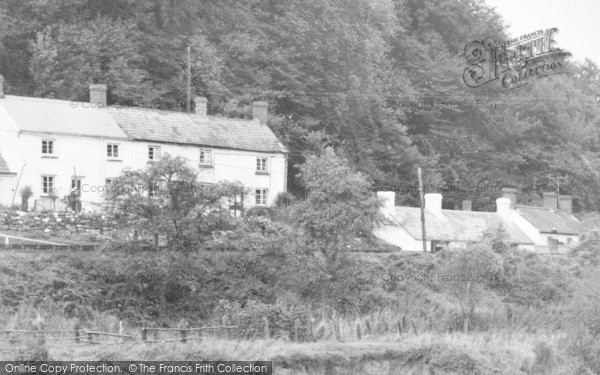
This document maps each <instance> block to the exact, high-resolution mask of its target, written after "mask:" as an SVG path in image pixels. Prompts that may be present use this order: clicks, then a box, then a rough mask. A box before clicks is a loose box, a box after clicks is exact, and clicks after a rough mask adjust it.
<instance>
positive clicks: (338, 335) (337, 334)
mask: <svg viewBox="0 0 600 375" xmlns="http://www.w3.org/2000/svg"><path fill="white" fill-rule="evenodd" d="M333 330H334V332H335V339H336V341H340V342H341V341H342V335H341V333H340V318H339V317H335V318H334V321H333Z"/></svg>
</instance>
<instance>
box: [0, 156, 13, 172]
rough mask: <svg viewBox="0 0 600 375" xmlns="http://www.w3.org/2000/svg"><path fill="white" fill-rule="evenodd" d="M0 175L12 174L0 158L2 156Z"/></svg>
mask: <svg viewBox="0 0 600 375" xmlns="http://www.w3.org/2000/svg"><path fill="white" fill-rule="evenodd" d="M0 174H13V172H11V171H10V168H9V167H8V164H6V161H5V160H4V158H2V154H0Z"/></svg>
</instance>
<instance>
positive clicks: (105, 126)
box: [0, 95, 288, 153]
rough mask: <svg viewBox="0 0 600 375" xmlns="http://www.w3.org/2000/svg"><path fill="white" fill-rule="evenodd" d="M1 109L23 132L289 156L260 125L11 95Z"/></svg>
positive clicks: (3, 100)
mask: <svg viewBox="0 0 600 375" xmlns="http://www.w3.org/2000/svg"><path fill="white" fill-rule="evenodd" d="M0 107H2V108H3V109H4V110H5V111H6V113H7V114H8V115H9V116H10V117H11V118H12V120H13V121H14V123H15V125H16V126H17V127H18V128H19V130H21V131H31V132H37V133H48V134H72V135H84V136H96V137H105V138H123V139H132V140H143V141H151V142H161V143H178V144H190V145H198V146H207V147H217V148H229V149H238V150H247V151H259V152H284V153H286V152H288V150H287V148H286V147H285V146H284V145H283V144H282V143H281V142H280V141H279V140H278V139H277V137H276V136H275V134H273V132H272V131H271V129H270V128H269V127H268V126H267V125H265V124H262V123H260V122H259V121H258V120H243V119H230V118H224V117H213V116H207V117H200V116H198V115H196V114H186V113H182V112H169V111H159V110H148V109H137V108H116V107H111V108H101V109H98V108H89V103H83V102H71V101H67V100H54V99H41V98H30V97H20V96H12V95H7V96H6V97H5V98H4V99H0Z"/></svg>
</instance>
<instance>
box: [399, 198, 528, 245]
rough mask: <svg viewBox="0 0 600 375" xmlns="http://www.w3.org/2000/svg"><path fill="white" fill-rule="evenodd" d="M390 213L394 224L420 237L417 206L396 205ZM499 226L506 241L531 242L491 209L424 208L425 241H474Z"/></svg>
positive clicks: (419, 217) (416, 237)
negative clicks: (434, 210) (503, 231)
mask: <svg viewBox="0 0 600 375" xmlns="http://www.w3.org/2000/svg"><path fill="white" fill-rule="evenodd" d="M391 216H392V218H393V221H394V222H395V224H396V225H400V226H402V227H403V228H404V229H405V230H406V231H407V232H408V233H409V234H410V235H411V236H412V237H413V238H414V239H418V240H422V239H423V237H422V232H421V209H420V208H418V207H402V206H400V207H399V206H396V207H395V210H394V211H393V212H392V213H391ZM499 228H503V229H504V230H505V231H506V234H507V236H508V238H507V242H509V243H513V244H524V245H529V244H533V242H532V241H531V239H530V238H529V237H528V236H527V235H526V234H525V233H524V232H523V231H521V230H520V229H519V228H518V227H517V226H516V225H515V224H513V223H512V222H510V221H507V220H504V219H503V218H502V217H501V216H500V215H499V214H497V213H495V212H480V211H456V210H441V213H438V214H436V213H433V212H431V211H429V210H425V231H426V236H427V240H433V241H453V242H475V241H479V240H481V238H482V236H483V234H484V233H485V232H490V231H494V230H497V229H499Z"/></svg>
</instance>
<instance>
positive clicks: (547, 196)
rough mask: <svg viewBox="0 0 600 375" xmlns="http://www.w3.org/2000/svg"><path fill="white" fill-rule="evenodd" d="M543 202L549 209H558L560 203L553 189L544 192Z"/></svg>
mask: <svg viewBox="0 0 600 375" xmlns="http://www.w3.org/2000/svg"><path fill="white" fill-rule="evenodd" d="M543 202H544V208H546V209H549V210H556V208H557V203H558V202H557V196H556V193H555V192H553V191H546V192H544V197H543Z"/></svg>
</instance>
